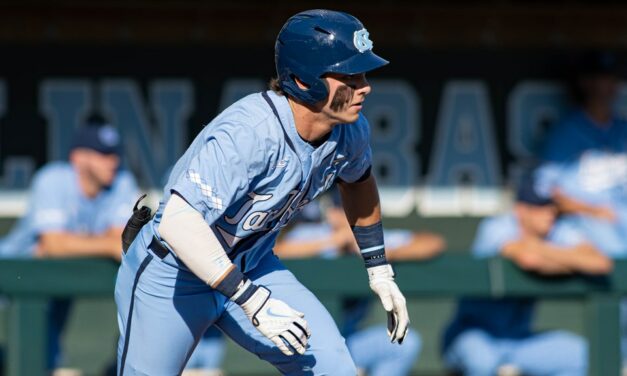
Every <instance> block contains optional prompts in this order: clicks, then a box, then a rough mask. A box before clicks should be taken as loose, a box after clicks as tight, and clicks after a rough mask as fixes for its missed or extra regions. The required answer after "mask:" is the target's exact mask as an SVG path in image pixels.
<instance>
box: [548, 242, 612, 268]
mask: <svg viewBox="0 0 627 376" xmlns="http://www.w3.org/2000/svg"><path fill="white" fill-rule="evenodd" d="M542 251H543V253H544V255H545V257H547V258H548V259H551V260H553V261H555V262H557V263H560V264H562V265H565V266H566V267H568V268H570V269H572V270H573V271H575V272H578V273H585V274H607V273H609V272H610V271H611V270H612V261H611V260H610V259H609V258H608V257H606V256H605V255H603V254H602V253H601V252H599V251H598V250H596V249H595V248H594V247H593V246H591V245H589V244H581V245H577V246H575V247H569V248H559V247H555V246H552V245H550V244H546V245H544V247H543V250H542Z"/></svg>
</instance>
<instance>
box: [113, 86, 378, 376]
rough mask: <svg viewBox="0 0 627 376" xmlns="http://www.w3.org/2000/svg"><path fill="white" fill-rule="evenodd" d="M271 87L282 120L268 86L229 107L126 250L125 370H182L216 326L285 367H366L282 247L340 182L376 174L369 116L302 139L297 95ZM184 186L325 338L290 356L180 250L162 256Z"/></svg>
mask: <svg viewBox="0 0 627 376" xmlns="http://www.w3.org/2000/svg"><path fill="white" fill-rule="evenodd" d="M267 95H268V97H269V99H270V100H271V101H272V102H273V103H274V105H275V106H276V109H277V112H278V116H279V118H280V121H279V119H277V117H276V116H275V115H274V113H273V111H272V109H271V107H270V106H269V104H268V103H267V102H266V101H265V100H264V98H263V96H262V94H260V93H257V94H252V95H249V96H247V97H245V98H243V99H241V100H240V101H238V102H236V103H234V104H233V105H232V106H230V107H229V108H227V109H226V110H225V111H224V112H222V113H221V114H220V115H218V117H216V118H215V119H214V120H213V121H212V122H211V123H210V124H209V125H207V126H206V127H205V128H204V129H203V130H202V131H201V132H200V133H199V134H198V136H197V137H196V139H195V140H194V141H193V143H192V144H191V145H190V147H189V148H188V150H187V151H186V152H185V154H184V155H183V156H182V157H181V159H180V160H179V161H178V162H177V164H176V165H175V167H174V169H173V171H172V173H171V175H170V179H169V181H168V183H167V185H166V186H165V189H164V198H163V201H162V202H161V205H160V207H159V209H158V210H157V213H156V215H155V217H154V219H153V220H152V222H151V223H149V224H148V225H146V226H144V228H143V229H142V231H141V233H140V235H139V236H138V238H137V239H136V240H135V242H134V243H133V244H132V246H131V248H130V249H129V251H128V253H127V254H126V255H124V256H123V260H122V265H121V267H120V272H119V273H118V280H117V284H116V302H117V304H118V319H119V324H120V333H121V337H120V342H119V347H118V361H119V363H120V365H119V367H120V368H121V369H120V373H121V374H122V373H124V374H137V375H144V374H146V375H175V374H178V373H180V372H181V370H182V369H183V366H184V364H185V361H186V360H187V359H188V358H189V356H190V355H191V353H192V350H193V348H194V345H195V343H196V342H197V341H198V340H199V339H200V337H201V336H202V334H203V333H204V332H205V330H206V329H207V328H208V327H209V326H211V325H216V326H217V327H218V328H220V330H222V331H223V332H225V333H226V334H227V335H228V336H230V337H231V338H232V339H233V340H235V341H236V342H237V343H238V344H240V345H241V346H243V347H244V348H246V349H247V350H249V351H250V352H252V353H255V354H257V355H258V356H259V357H260V358H262V359H264V360H267V361H269V362H271V363H272V364H274V365H275V366H276V367H277V368H278V369H279V370H280V371H281V372H282V373H284V374H290V375H291V374H293V375H301V374H325V373H332V374H335V375H354V374H355V366H354V364H353V362H352V360H351V358H350V354H349V352H348V349H347V348H346V345H345V343H344V339H343V338H342V336H341V335H340V333H339V331H338V330H337V328H336V326H335V324H334V322H333V319H332V318H331V316H330V315H329V314H328V312H327V311H326V309H325V308H324V307H323V306H322V304H321V303H320V302H319V301H318V300H317V298H316V297H315V296H314V295H313V294H312V293H311V292H309V291H308V290H307V289H306V288H305V287H304V286H302V285H301V284H300V283H299V282H298V281H297V280H296V278H294V276H293V275H292V274H291V273H290V272H289V271H287V270H286V269H285V268H284V267H283V266H282V264H281V263H280V262H279V260H278V259H277V258H276V256H274V254H273V253H272V247H273V245H274V242H275V240H276V237H277V234H278V232H279V230H280V229H281V228H282V227H283V226H285V225H286V224H287V222H288V221H289V220H290V218H292V217H293V216H294V214H295V213H296V212H297V211H298V210H300V209H301V208H302V207H303V206H304V205H305V204H307V203H308V202H310V201H312V200H313V199H314V198H316V197H317V196H318V195H320V194H321V193H323V192H324V191H326V190H327V189H328V188H329V187H330V186H331V185H332V184H333V182H334V181H335V180H336V179H342V180H343V181H346V182H354V181H357V180H358V179H359V178H360V177H362V176H363V175H364V174H365V173H366V172H367V170H368V168H369V167H370V165H371V151H370V146H369V127H368V123H367V121H366V119H365V118H364V117H363V115H360V117H359V119H358V120H357V121H356V122H355V123H353V124H341V125H337V126H335V127H334V128H333V130H332V132H331V133H330V134H329V137H328V139H327V140H326V141H325V142H324V143H322V144H321V145H319V146H318V147H314V146H312V145H311V144H309V143H307V142H305V141H304V140H303V139H301V138H300V136H299V135H298V133H297V131H296V127H295V124H294V119H293V115H292V111H291V109H290V106H289V104H288V102H287V99H286V98H285V97H283V96H279V95H277V94H275V93H273V92H267ZM173 191H175V192H177V193H178V194H179V195H180V196H181V197H183V198H184V199H185V200H186V201H187V202H188V203H189V204H190V205H191V206H193V207H194V208H195V209H196V210H197V211H198V212H199V213H201V215H202V216H203V217H204V219H205V221H206V223H207V224H208V225H209V226H210V227H211V228H212V230H213V231H214V233H215V234H216V236H217V238H218V239H219V240H220V242H221V243H222V245H223V247H224V249H225V250H226V253H227V255H228V256H229V258H230V259H231V260H232V261H233V263H234V264H235V265H236V266H237V267H238V268H239V269H240V270H241V271H242V272H243V273H245V274H246V276H247V277H248V278H249V279H250V280H251V281H252V282H253V283H255V284H257V285H264V286H266V287H267V288H268V289H270V291H271V292H272V297H273V298H276V299H280V300H282V301H284V302H286V303H287V304H288V305H289V306H290V307H292V308H294V309H296V310H298V311H301V312H304V313H305V319H306V320H307V322H308V324H309V327H310V329H311V331H312V333H313V335H312V337H311V338H310V340H309V346H308V348H307V351H306V353H305V354H304V355H302V356H300V355H294V356H291V357H289V356H286V355H284V354H282V353H281V352H280V351H279V349H278V348H276V347H275V346H274V344H273V343H272V342H271V341H269V340H268V339H267V338H266V337H264V336H262V334H261V333H259V332H258V331H257V330H256V329H255V328H254V327H253V325H252V324H251V322H250V321H249V319H248V318H247V317H246V315H245V314H244V312H243V311H242V310H241V308H240V307H238V306H237V305H236V304H235V303H233V302H231V301H229V300H227V298H226V297H225V296H223V295H222V294H220V293H218V292H217V291H215V290H213V289H212V288H211V287H209V286H207V285H206V284H205V283H204V282H202V281H201V280H200V279H198V278H197V277H196V276H195V275H194V274H192V273H191V272H190V271H189V269H188V268H187V267H186V266H185V265H184V264H183V263H182V262H181V261H180V260H178V258H177V257H176V255H175V254H174V252H173V251H170V252H169V253H168V254H167V255H166V256H165V257H164V258H163V259H160V258H159V257H157V256H156V255H155V253H154V252H153V251H152V250H151V249H150V247H149V245H150V243H151V241H152V239H153V237H156V238H157V239H159V240H160V236H159V232H158V225H159V223H160V219H161V216H162V213H163V210H164V207H165V204H166V203H167V202H168V199H169V197H170V195H171V193H172V192H173ZM198 251H199V252H202V250H198ZM147 347H150V350H149V351H147V350H146V348H147Z"/></svg>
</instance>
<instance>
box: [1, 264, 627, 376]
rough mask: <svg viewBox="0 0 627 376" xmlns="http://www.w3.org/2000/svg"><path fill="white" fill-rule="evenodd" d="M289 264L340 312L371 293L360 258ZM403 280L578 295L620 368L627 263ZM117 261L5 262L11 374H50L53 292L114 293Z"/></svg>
mask: <svg viewBox="0 0 627 376" xmlns="http://www.w3.org/2000/svg"><path fill="white" fill-rule="evenodd" d="M285 264H286V265H287V267H288V268H289V269H290V270H291V271H292V272H293V273H294V274H295V275H296V276H297V277H298V278H299V279H300V281H301V282H302V283H303V284H305V285H306V286H307V287H308V288H310V289H311V290H312V291H313V292H314V293H315V294H316V295H318V296H319V297H320V299H321V300H323V301H324V302H325V305H326V306H327V308H328V309H329V311H330V312H331V314H333V315H334V316H335V317H337V314H338V313H339V312H340V310H341V303H340V302H341V298H342V297H344V296H363V295H368V296H369V295H370V294H371V292H370V290H369V287H368V283H367V275H366V273H365V272H364V270H363V265H362V262H361V260H359V259H358V258H356V257H349V258H342V259H337V260H321V259H313V260H312V259H309V260H293V261H288V262H285ZM395 269H396V271H397V274H398V277H397V281H398V284H399V286H400V288H401V290H402V291H403V293H404V294H405V295H406V296H407V297H409V298H420V297H458V296H475V297H505V296H520V297H523V296H532V297H538V298H564V297H567V298H575V299H581V300H583V301H584V302H585V306H586V309H585V315H586V317H585V322H586V336H587V338H588V340H589V344H590V375H592V376H614V375H616V376H618V375H619V373H620V366H621V356H620V329H619V301H620V296H621V295H627V261H618V262H616V264H615V268H614V272H613V273H612V274H611V275H610V276H607V277H603V278H595V277H583V276H574V277H560V278H544V277H540V276H537V275H531V274H529V273H526V272H523V271H521V270H520V269H518V268H517V267H516V266H514V265H513V264H512V263H511V262H509V261H507V260H504V259H501V258H493V259H488V260H475V259H473V258H472V256H470V255H468V254H462V253H457V254H456V253H450V254H445V255H443V256H440V257H438V258H436V259H434V260H430V261H426V262H404V263H399V264H396V266H395ZM116 272H117V264H115V263H114V262H112V261H109V260H100V259H75V260H0V293H1V294H3V295H5V296H8V297H9V298H10V300H11V304H10V307H9V314H8V318H7V319H8V321H9V322H8V325H7V327H8V344H7V357H6V363H7V364H6V369H5V374H6V375H7V376H39V375H42V376H43V375H45V364H46V351H45V348H46V340H47V339H46V333H47V331H46V314H45V311H46V306H47V302H48V300H49V299H50V298H52V297H76V298H80V297H102V298H112V296H113V289H114V283H115V274H116Z"/></svg>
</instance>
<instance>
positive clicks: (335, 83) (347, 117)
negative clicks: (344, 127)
mask: <svg viewBox="0 0 627 376" xmlns="http://www.w3.org/2000/svg"><path fill="white" fill-rule="evenodd" d="M324 79H325V81H326V83H327V85H328V88H329V96H328V98H327V102H326V103H325V105H324V107H323V108H322V112H323V113H324V114H326V115H327V116H328V117H329V118H331V119H333V120H334V121H337V122H338V123H340V124H341V123H354V122H356V121H357V119H358V118H359V111H361V108H362V106H363V103H364V100H365V99H366V96H367V95H368V94H370V91H371V88H370V84H369V83H368V81H367V80H366V74H365V73H360V74H352V75H346V74H338V73H327V74H326V75H325V76H324Z"/></svg>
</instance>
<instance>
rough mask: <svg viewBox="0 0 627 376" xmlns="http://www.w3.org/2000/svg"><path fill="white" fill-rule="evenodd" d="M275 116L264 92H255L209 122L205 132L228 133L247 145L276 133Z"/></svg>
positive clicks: (243, 145) (242, 144)
mask: <svg viewBox="0 0 627 376" xmlns="http://www.w3.org/2000/svg"><path fill="white" fill-rule="evenodd" d="M274 122H275V116H274V113H273V112H272V109H271V108H270V106H269V105H268V103H267V102H266V101H265V100H264V98H263V96H262V93H253V94H250V95H247V96H245V97H244V98H242V99H240V100H238V101H236V102H235V103H233V104H232V105H230V106H229V107H227V108H226V109H225V110H224V111H222V112H221V113H220V114H219V115H218V116H217V117H216V118H215V119H213V120H212V121H211V123H209V124H208V125H207V126H206V127H205V129H204V130H203V132H206V133H207V134H208V135H218V134H222V135H226V136H228V137H230V138H231V139H233V140H234V141H237V144H238V145H240V146H242V147H246V144H248V143H253V142H255V143H256V142H260V140H262V139H266V138H268V137H270V136H273V135H275V133H276V129H277V127H276V126H275V124H274Z"/></svg>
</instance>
